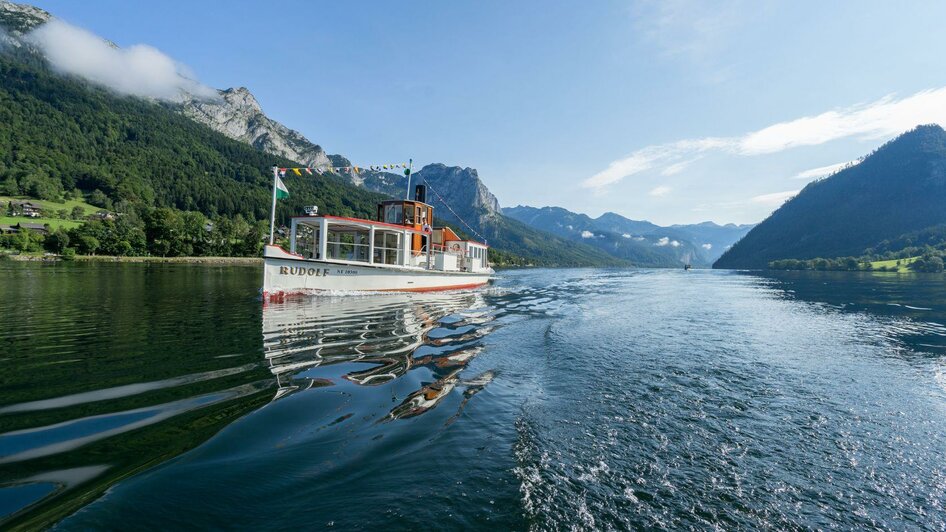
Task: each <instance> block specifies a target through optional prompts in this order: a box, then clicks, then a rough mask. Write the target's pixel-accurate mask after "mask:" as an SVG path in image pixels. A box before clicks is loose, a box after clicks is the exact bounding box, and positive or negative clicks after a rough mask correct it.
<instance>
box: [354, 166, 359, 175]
mask: <svg viewBox="0 0 946 532" xmlns="http://www.w3.org/2000/svg"><path fill="white" fill-rule="evenodd" d="M353 168H354V169H355V173H356V174H357V173H358V167H357V166H354V167H353Z"/></svg>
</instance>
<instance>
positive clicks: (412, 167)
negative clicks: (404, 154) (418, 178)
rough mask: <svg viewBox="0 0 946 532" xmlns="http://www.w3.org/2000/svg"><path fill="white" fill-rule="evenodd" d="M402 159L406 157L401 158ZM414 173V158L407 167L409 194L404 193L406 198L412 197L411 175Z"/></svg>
mask: <svg viewBox="0 0 946 532" xmlns="http://www.w3.org/2000/svg"><path fill="white" fill-rule="evenodd" d="M401 160H402V161H403V160H404V159H401ZM412 175H414V159H411V160H410V161H408V169H407V194H405V195H404V199H406V200H409V199H411V176H412Z"/></svg>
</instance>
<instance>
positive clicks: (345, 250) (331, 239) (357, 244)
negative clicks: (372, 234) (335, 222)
mask: <svg viewBox="0 0 946 532" xmlns="http://www.w3.org/2000/svg"><path fill="white" fill-rule="evenodd" d="M326 244H327V246H326V251H325V254H326V255H327V256H328V258H330V259H335V260H350V261H356V262H368V248H369V246H368V230H367V229H364V230H362V229H329V230H328V238H327V240H326Z"/></svg>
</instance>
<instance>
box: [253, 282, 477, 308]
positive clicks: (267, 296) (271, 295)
mask: <svg viewBox="0 0 946 532" xmlns="http://www.w3.org/2000/svg"><path fill="white" fill-rule="evenodd" d="M487 284H489V281H487V282H485V283H471V284H458V285H450V286H431V287H421V288H390V289H386V290H360V291H361V292H446V291H448V290H469V289H471V288H479V287H481V286H486V285H487ZM327 291H328V290H309V291H303V290H299V291H294V292H285V291H279V292H263V303H264V304H265V303H266V302H268V301H273V302H282V301H285V299H286V298H291V297H293V296H300V297H301V296H305V295H310V294H312V293H313V292H327Z"/></svg>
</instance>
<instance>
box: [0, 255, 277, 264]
mask: <svg viewBox="0 0 946 532" xmlns="http://www.w3.org/2000/svg"><path fill="white" fill-rule="evenodd" d="M4 258H6V259H9V260H14V261H20V262H124V263H164V264H229V265H240V266H256V265H262V264H263V259H262V258H261V257H119V256H114V255H76V256H75V257H74V258H73V259H71V260H64V259H63V258H62V257H61V256H59V255H4Z"/></svg>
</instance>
